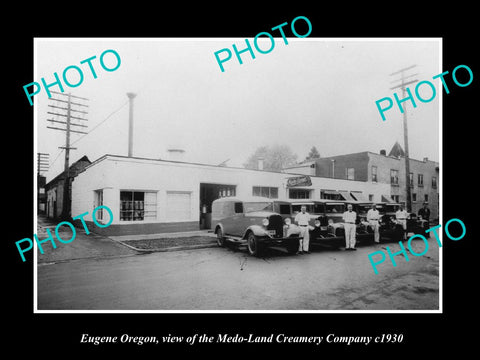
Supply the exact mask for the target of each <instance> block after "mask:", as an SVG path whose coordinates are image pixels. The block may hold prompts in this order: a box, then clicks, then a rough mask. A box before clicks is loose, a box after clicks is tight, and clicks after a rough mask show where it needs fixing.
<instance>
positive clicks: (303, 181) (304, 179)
mask: <svg viewBox="0 0 480 360" xmlns="http://www.w3.org/2000/svg"><path fill="white" fill-rule="evenodd" d="M296 186H312V179H310V176H308V175H303V176H295V177H291V178H288V179H287V187H296Z"/></svg>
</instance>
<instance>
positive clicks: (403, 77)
mask: <svg viewBox="0 0 480 360" xmlns="http://www.w3.org/2000/svg"><path fill="white" fill-rule="evenodd" d="M415 66H417V65H411V66H408V67H406V68H403V69H401V70H398V71H395V72H394V73H391V74H390V76H393V75H397V74H400V79H397V80H393V81H392V83H393V82H397V81H401V83H400V84H399V85H397V86H394V87H392V88H390V90H393V89H397V88H401V89H402V99H405V93H406V90H405V86H406V85H409V84H413V83H415V82H417V81H418V80H417V79H413V80H410V79H409V80H407V79H408V78H411V77H413V76H416V75H418V74H412V75H406V74H405V72H406V71H407V70H410V69H413V68H414V67H415ZM403 140H404V147H405V149H404V150H405V184H406V200H407V201H406V205H407V209H406V210H407V212H409V213H410V212H412V191H411V188H410V155H409V152H408V125H407V109H406V106H405V108H404V109H403Z"/></svg>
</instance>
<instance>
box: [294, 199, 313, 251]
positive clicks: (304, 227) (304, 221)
mask: <svg viewBox="0 0 480 360" xmlns="http://www.w3.org/2000/svg"><path fill="white" fill-rule="evenodd" d="M309 221H310V214H309V213H307V207H306V206H305V205H302V207H301V208H300V212H299V213H298V214H297V215H295V222H296V223H297V225H298V226H300V230H301V233H300V236H302V237H303V240H300V244H299V246H298V252H297V254H304V253H305V254H310V251H308V245H309V243H310V234H309V230H308V223H309Z"/></svg>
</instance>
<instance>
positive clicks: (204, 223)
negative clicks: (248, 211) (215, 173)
mask: <svg viewBox="0 0 480 360" xmlns="http://www.w3.org/2000/svg"><path fill="white" fill-rule="evenodd" d="M236 189H237V186H236V185H228V184H207V183H200V229H210V228H211V227H212V202H213V201H214V200H216V199H219V198H221V197H228V196H236Z"/></svg>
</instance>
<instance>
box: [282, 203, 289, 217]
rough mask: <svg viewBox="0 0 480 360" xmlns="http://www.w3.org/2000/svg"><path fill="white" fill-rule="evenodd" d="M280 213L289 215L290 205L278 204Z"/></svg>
mask: <svg viewBox="0 0 480 360" xmlns="http://www.w3.org/2000/svg"><path fill="white" fill-rule="evenodd" d="M279 210H280V214H282V215H290V211H291V210H290V205H288V204H282V205H280V206H279Z"/></svg>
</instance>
